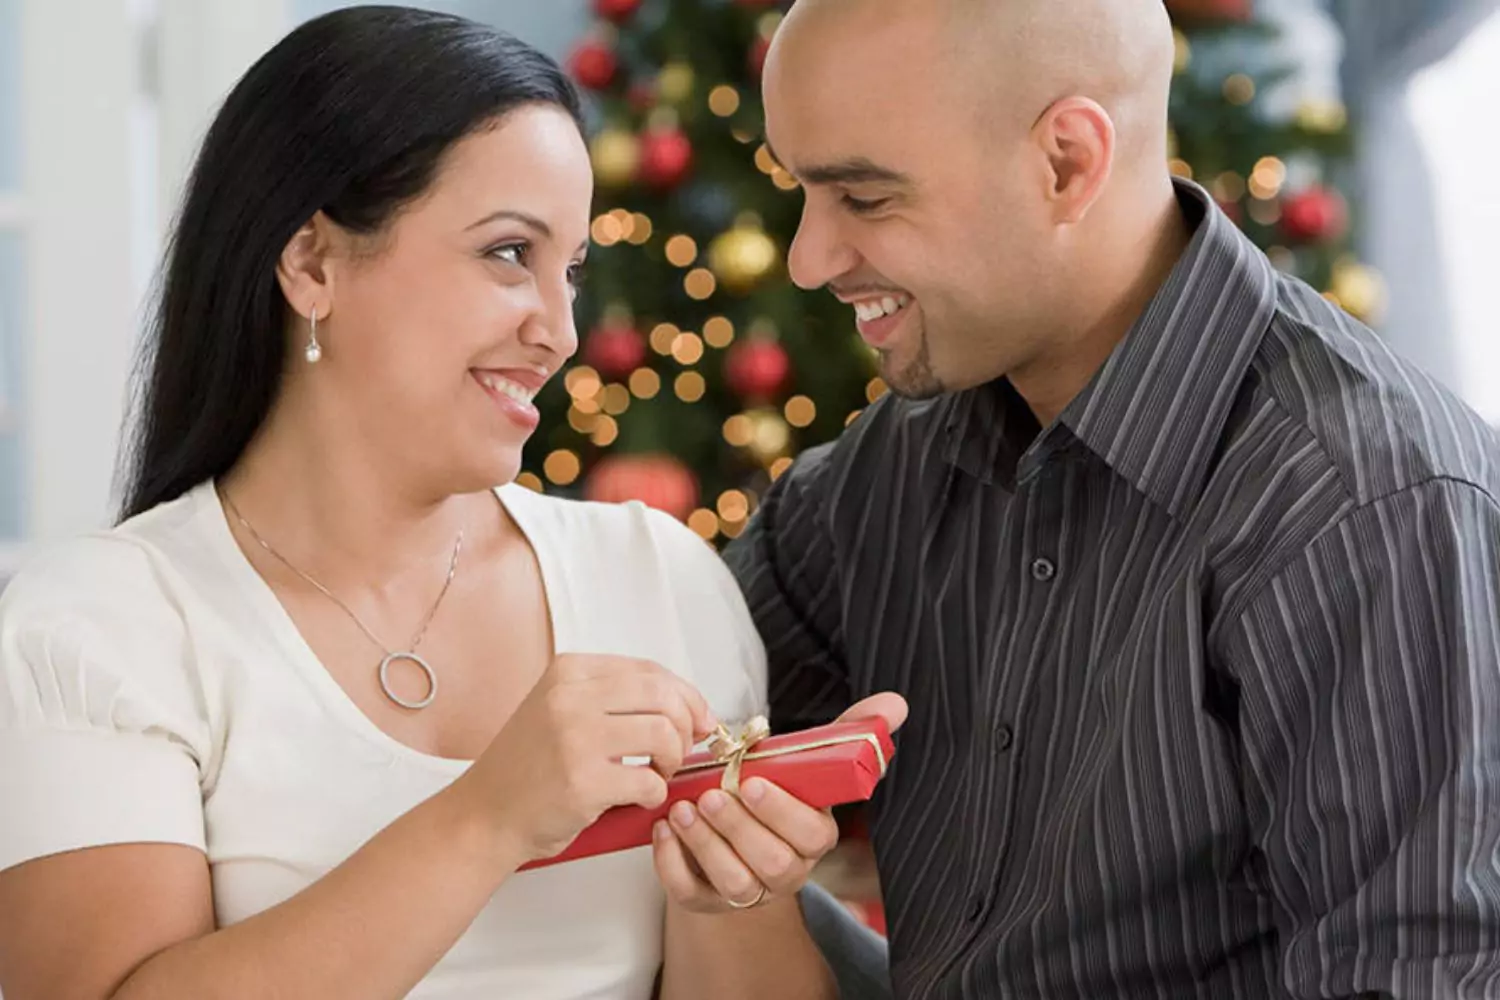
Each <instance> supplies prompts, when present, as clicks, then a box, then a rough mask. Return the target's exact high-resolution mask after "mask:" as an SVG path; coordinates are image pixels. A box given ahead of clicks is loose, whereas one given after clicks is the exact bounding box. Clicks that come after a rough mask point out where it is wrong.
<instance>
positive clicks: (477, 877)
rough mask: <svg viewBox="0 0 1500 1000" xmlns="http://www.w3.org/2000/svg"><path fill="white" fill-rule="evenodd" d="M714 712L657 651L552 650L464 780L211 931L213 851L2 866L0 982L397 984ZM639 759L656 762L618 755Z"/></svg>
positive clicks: (401, 989)
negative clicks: (315, 873) (271, 900)
mask: <svg viewBox="0 0 1500 1000" xmlns="http://www.w3.org/2000/svg"><path fill="white" fill-rule="evenodd" d="M711 725H712V720H711V718H710V716H709V713H708V708H707V706H706V705H705V704H704V702H703V700H702V698H701V696H700V695H699V694H698V693H697V692H696V691H694V690H693V689H692V688H691V687H689V686H688V685H687V684H685V683H684V682H683V681H682V680H681V679H680V678H678V677H676V676H674V675H672V674H671V673H669V672H668V671H665V670H663V669H662V668H661V667H659V666H657V665H656V664H652V663H646V662H642V661H636V660H628V659H624V658H621V657H613V656H593V655H587V656H573V655H565V656H561V657H559V658H558V659H557V660H555V661H554V662H553V663H552V665H551V666H550V667H549V668H548V670H547V672H546V673H545V674H544V675H543V676H542V679H541V680H540V681H539V682H538V684H537V685H536V687H535V688H534V689H533V690H532V691H531V693H530V694H529V695H528V696H527V698H526V700H525V701H524V702H523V703H522V704H521V706H520V707H519V708H518V709H517V710H516V713H515V714H514V715H513V716H512V717H511V719H510V721H509V722H507V723H506V725H505V727H504V729H503V730H501V732H500V734H499V735H498V736H497V737H496V738H495V741H494V742H493V743H492V744H491V745H490V747H489V748H488V749H487V750H486V751H485V753H484V755H483V756H481V757H480V759H479V760H477V761H475V763H474V764H473V765H472V766H471V767H470V768H469V769H468V771H466V772H465V773H464V775H463V776H462V777H460V778H459V779H458V780H457V781H455V782H454V783H453V784H452V785H450V786H448V788H446V789H444V790H443V791H442V792H439V793H438V794H437V795H435V796H433V797H432V798H430V799H428V800H426V801H425V802H423V803H421V804H419V805H418V806H416V807H415V808H413V809H412V810H411V811H409V812H407V813H406V814H405V815H403V816H402V817H400V818H399V819H397V820H396V821H395V822H394V823H392V824H391V825H390V826H388V827H386V828H385V829H384V830H382V831H381V832H380V833H378V834H376V835H375V836H374V837H372V838H371V840H370V841H369V842H367V843H366V844H365V846H364V847H362V848H361V849H360V850H358V851H357V852H355V854H354V855H353V856H351V857H350V858H349V859H348V860H346V861H345V862H344V863H343V864H341V865H339V866H338V867H337V868H335V869H333V870H332V871H331V872H330V873H329V874H327V875H326V876H324V877H323V878H322V879H320V880H318V881H317V882H316V883H314V884H312V885H310V886H308V887H307V888H306V889H304V890H303V891H302V892H300V893H298V894H297V895H296V896H293V897H292V898H291V899H288V900H287V901H286V902H284V903H281V904H280V905H278V906H275V907H272V908H270V909H268V910H266V911H264V912H263V913H260V914H257V915H256V916H254V917H251V918H249V919H247V920H245V921H243V922H242V923H238V924H235V925H233V926H230V927H227V928H225V929H223V930H214V920H213V906H212V889H211V884H210V880H209V870H208V865H207V863H206V862H205V861H204V857H203V854H202V852H201V851H198V850H195V849H193V848H185V847H179V846H167V845H161V844H132V845H124V846H111V847H94V848H88V849H84V850H79V851H72V852H67V853H58V854H52V855H48V856H46V857H42V858H39V859H37V860H33V861H29V862H26V863H24V864H20V865H17V866H15V867H14V868H11V869H8V870H6V871H3V872H0V991H3V992H4V994H5V1000H180V998H183V997H191V998H193V1000H250V998H254V1000H278V998H283V997H285V998H291V997H298V998H300V997H317V998H318V1000H384V998H398V997H404V996H406V994H407V993H408V992H410V990H411V989H412V987H414V986H415V985H416V984H417V983H418V982H419V981H420V980H421V979H422V977H423V976H425V975H426V974H427V972H428V971H429V970H430V969H431V968H432V967H433V966H434V965H435V964H436V963H437V961H438V960H439V959H440V958H441V957H442V956H443V954H444V953H445V952H446V951H447V950H448V949H449V948H450V947H451V946H452V945H453V943H454V942H455V941H457V940H458V938H459V937H460V936H462V934H463V933H464V931H465V930H466V929H467V928H468V926H469V925H470V923H472V922H473V919H474V917H475V916H476V915H477V914H478V913H479V911H480V910H481V909H482V908H483V907H484V905H485V904H486V902H487V901H488V900H489V898H490V897H491V896H492V895H493V894H494V892H495V890H496V889H497V888H498V887H499V885H500V884H501V883H502V882H503V881H504V880H505V878H506V877H507V876H508V875H509V874H510V873H512V872H513V871H515V869H516V868H517V867H519V866H520V865H521V864H522V863H523V862H525V861H527V860H530V859H532V858H540V857H547V856H550V855H552V854H554V853H556V852H557V851H558V850H561V849H562V848H563V847H565V846H566V845H567V844H568V842H569V841H571V840H572V839H573V837H574V836H575V835H576V834H577V833H578V831H580V830H581V829H583V828H584V827H585V826H587V825H588V824H589V823H590V822H592V821H593V820H594V819H595V818H597V817H598V816H599V815H600V814H601V813H602V812H604V810H606V809H608V808H610V807H611V806H616V805H626V804H636V805H642V806H646V807H648V808H650V807H654V806H656V805H659V804H660V803H661V802H663V801H664V800H665V798H666V794H667V787H666V781H665V780H664V774H670V773H671V772H672V771H674V770H675V769H676V768H677V767H678V766H679V765H680V763H681V761H682V756H683V754H684V753H686V751H687V750H688V748H690V747H691V746H692V745H693V742H694V739H695V736H696V735H698V734H702V733H706V732H707V731H708V730H709V729H710V728H711ZM634 756H648V757H650V758H651V759H652V760H653V761H655V762H658V765H657V766H659V767H661V769H662V772H663V773H658V772H657V771H655V770H653V769H652V768H645V767H630V766H626V765H625V764H623V763H621V762H620V761H621V758H622V757H634ZM58 794H66V790H65V789H60V790H59V792H58ZM6 822H12V823H17V824H22V823H25V822H26V818H25V817H24V816H7V817H6Z"/></svg>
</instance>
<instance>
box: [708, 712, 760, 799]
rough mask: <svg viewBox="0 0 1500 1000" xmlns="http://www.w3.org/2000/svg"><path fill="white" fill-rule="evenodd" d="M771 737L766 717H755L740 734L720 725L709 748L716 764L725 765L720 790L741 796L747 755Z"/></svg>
mask: <svg viewBox="0 0 1500 1000" xmlns="http://www.w3.org/2000/svg"><path fill="white" fill-rule="evenodd" d="M770 735H771V724H770V723H769V722H767V721H766V717H765V716H764V715H757V716H755V717H754V718H753V719H751V720H750V721H749V722H747V723H745V724H744V725H743V726H741V727H740V731H739V732H738V733H731V732H730V731H729V728H728V727H727V726H725V725H724V723H722V722H721V723H719V727H718V729H717V731H716V732H715V733H714V738H713V739H712V740H710V741H709V744H708V748H709V750H711V751H712V752H713V755H714V761H715V763H716V764H723V765H725V766H724V777H723V778H722V779H720V781H719V787H720V788H722V789H724V791H726V792H728V793H729V794H730V795H734V796H738V795H739V794H740V766H741V765H742V764H743V763H744V762H745V754H747V753H749V752H750V748H751V747H753V746H755V744H757V743H759V742H760V741H761V740H763V739H765V738H766V737H767V736H770Z"/></svg>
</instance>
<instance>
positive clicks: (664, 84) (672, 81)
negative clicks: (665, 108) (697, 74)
mask: <svg viewBox="0 0 1500 1000" xmlns="http://www.w3.org/2000/svg"><path fill="white" fill-rule="evenodd" d="M693 82H694V78H693V67H692V66H689V65H688V64H687V63H685V62H672V63H668V64H667V65H665V66H663V67H662V68H661V72H660V73H658V74H657V75H656V93H657V96H659V97H660V98H661V99H662V100H663V101H665V102H667V103H668V104H681V103H683V102H684V101H686V100H687V99H688V98H689V97H692V96H693Z"/></svg>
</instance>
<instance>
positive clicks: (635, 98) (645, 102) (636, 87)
mask: <svg viewBox="0 0 1500 1000" xmlns="http://www.w3.org/2000/svg"><path fill="white" fill-rule="evenodd" d="M625 99H626V100H628V101H629V102H630V106H631V108H632V109H634V110H635V111H639V112H645V111H650V110H651V109H652V108H654V107H656V86H655V85H654V84H652V83H646V82H644V81H638V82H636V83H632V84H631V85H630V89H629V90H627V91H626V92H625Z"/></svg>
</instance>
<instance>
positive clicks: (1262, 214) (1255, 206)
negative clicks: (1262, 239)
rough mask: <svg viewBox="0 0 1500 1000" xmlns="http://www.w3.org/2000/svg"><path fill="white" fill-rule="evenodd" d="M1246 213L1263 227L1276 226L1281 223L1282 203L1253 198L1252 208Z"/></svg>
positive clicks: (1251, 201)
mask: <svg viewBox="0 0 1500 1000" xmlns="http://www.w3.org/2000/svg"><path fill="white" fill-rule="evenodd" d="M1245 211H1246V213H1247V214H1249V216H1250V218H1252V219H1254V220H1255V221H1256V222H1258V223H1260V224H1261V225H1262V226H1274V225H1275V224H1276V223H1278V222H1280V221H1281V202H1279V201H1261V200H1260V199H1257V198H1252V199H1251V200H1250V207H1249V208H1247V209H1246V210H1245Z"/></svg>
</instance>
